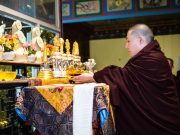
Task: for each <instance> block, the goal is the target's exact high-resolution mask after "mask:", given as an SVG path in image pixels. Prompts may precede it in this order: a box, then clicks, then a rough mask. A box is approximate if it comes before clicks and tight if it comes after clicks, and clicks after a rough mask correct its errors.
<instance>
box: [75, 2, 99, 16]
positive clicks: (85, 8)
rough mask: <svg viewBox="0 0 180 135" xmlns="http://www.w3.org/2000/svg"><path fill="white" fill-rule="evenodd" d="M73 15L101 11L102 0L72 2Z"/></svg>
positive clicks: (92, 13) (94, 13) (85, 14)
mask: <svg viewBox="0 0 180 135" xmlns="http://www.w3.org/2000/svg"><path fill="white" fill-rule="evenodd" d="M74 6H75V7H74V9H75V16H77V17H78V16H89V15H99V14H101V13H102V0H86V1H84V0H78V1H75V4H74Z"/></svg>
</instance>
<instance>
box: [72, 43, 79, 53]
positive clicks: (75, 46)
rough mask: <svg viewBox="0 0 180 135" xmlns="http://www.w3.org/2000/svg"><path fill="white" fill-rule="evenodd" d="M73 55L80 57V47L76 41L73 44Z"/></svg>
mask: <svg viewBox="0 0 180 135" xmlns="http://www.w3.org/2000/svg"><path fill="white" fill-rule="evenodd" d="M72 55H76V56H78V55H79V45H78V43H77V42H76V41H75V42H74V43H73V49H72Z"/></svg>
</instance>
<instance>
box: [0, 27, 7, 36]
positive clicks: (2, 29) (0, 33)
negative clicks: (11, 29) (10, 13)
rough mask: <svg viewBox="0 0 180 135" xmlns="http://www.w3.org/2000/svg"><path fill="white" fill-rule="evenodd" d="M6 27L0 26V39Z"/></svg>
mask: <svg viewBox="0 0 180 135" xmlns="http://www.w3.org/2000/svg"><path fill="white" fill-rule="evenodd" d="M5 27H6V25H5V24H2V25H1V26H0V37H2V35H3V33H4V29H5Z"/></svg>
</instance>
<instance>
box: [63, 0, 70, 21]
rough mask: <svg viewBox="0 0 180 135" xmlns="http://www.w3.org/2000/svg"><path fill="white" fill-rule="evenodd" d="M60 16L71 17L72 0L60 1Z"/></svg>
mask: <svg viewBox="0 0 180 135" xmlns="http://www.w3.org/2000/svg"><path fill="white" fill-rule="evenodd" d="M62 17H63V18H71V17H72V2H71V1H64V2H63V3H62Z"/></svg>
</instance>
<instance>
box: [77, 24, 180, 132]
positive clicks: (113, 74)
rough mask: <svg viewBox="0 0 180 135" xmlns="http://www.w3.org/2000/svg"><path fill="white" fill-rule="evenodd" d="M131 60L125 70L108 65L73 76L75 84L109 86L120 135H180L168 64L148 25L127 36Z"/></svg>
mask: <svg viewBox="0 0 180 135" xmlns="http://www.w3.org/2000/svg"><path fill="white" fill-rule="evenodd" d="M126 48H127V49H128V52H129V54H130V56H131V59H130V60H129V61H128V63H127V64H126V65H125V66H124V67H123V68H121V67H117V66H109V67H106V68H104V69H103V70H101V71H98V72H96V73H94V74H82V75H80V76H77V77H74V78H73V81H74V82H75V83H87V82H99V83H106V84H108V85H109V86H110V100H111V104H112V106H113V108H114V116H115V126H116V134H117V135H180V103H179V102H178V100H179V99H178V96H177V91H176V84H175V81H174V79H173V76H172V72H171V69H170V67H169V65H168V61H167V59H166V57H165V56H164V54H163V52H162V51H161V49H160V46H159V44H158V42H157V41H156V40H154V39H153V33H152V31H151V30H150V28H149V27H148V26H147V25H144V24H137V25H135V26H133V27H132V28H130V29H129V31H128V33H127V43H126Z"/></svg>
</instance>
